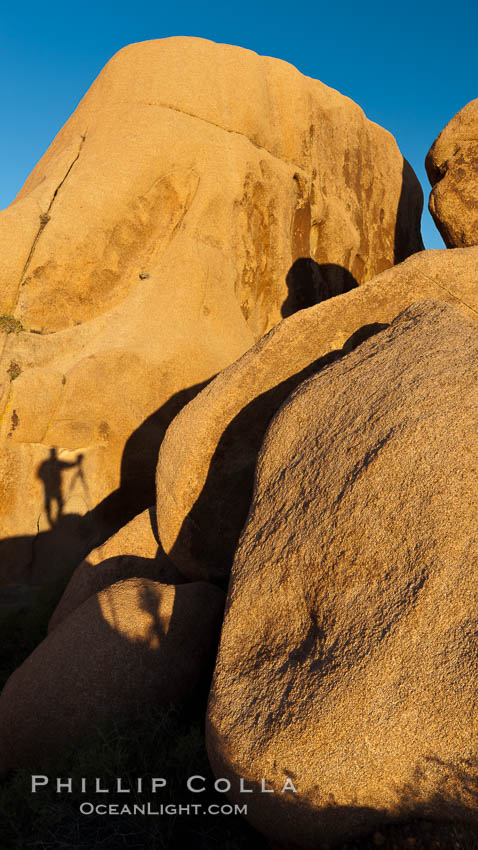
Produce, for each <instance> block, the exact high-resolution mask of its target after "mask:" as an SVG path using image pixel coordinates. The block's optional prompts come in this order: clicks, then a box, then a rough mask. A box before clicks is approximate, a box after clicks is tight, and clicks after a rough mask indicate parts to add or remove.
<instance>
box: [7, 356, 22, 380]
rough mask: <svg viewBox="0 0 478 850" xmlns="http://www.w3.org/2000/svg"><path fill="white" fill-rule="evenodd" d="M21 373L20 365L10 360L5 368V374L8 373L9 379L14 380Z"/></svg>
mask: <svg viewBox="0 0 478 850" xmlns="http://www.w3.org/2000/svg"><path fill="white" fill-rule="evenodd" d="M21 374H22V367H21V366H20V364H19V363H17V361H16V360H10V366H9V367H8V369H7V375H10V380H11V381H14V380H15V378H18V376H19V375H21Z"/></svg>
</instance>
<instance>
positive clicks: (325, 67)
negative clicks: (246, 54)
mask: <svg viewBox="0 0 478 850" xmlns="http://www.w3.org/2000/svg"><path fill="white" fill-rule="evenodd" d="M1 6H2V8H1V11H0V97H1V113H0V114H1V116H2V120H1V124H0V127H1V131H0V208H3V207H5V206H7V205H8V204H9V203H10V202H11V201H12V200H13V198H14V196H15V195H16V193H17V191H18V190H19V189H20V187H21V185H22V184H23V182H24V181H25V179H26V177H27V176H28V174H29V173H30V171H31V170H32V168H33V167H34V165H35V163H36V162H37V161H38V159H39V158H40V157H41V155H42V154H43V152H44V151H45V149H46V148H47V146H48V145H49V143H50V142H51V140H52V138H53V137H54V136H55V134H56V133H57V131H58V130H59V128H60V127H61V125H62V124H63V123H64V121H65V120H66V119H67V118H68V116H69V115H70V114H71V112H72V111H73V110H74V108H75V106H76V105H77V103H78V101H79V100H80V98H81V97H82V96H83V94H84V93H85V91H86V90H87V88H88V87H89V85H90V84H91V82H92V81H93V79H94V78H95V77H96V76H97V74H98V73H99V71H100V70H101V68H102V67H103V65H104V64H105V62H107V60H108V59H109V58H110V57H111V56H112V54H113V53H115V52H116V51H117V50H119V49H120V48H121V47H123V46H124V45H125V44H129V43H131V42H133V41H143V40H146V39H150V38H164V37H166V36H170V35H195V36H202V37H204V38H210V39H212V40H213V41H219V42H225V43H229V44H238V45H241V46H243V47H248V48H251V49H252V50H256V51H257V52H258V53H262V54H264V55H268V56H277V57H279V58H281V59H285V60H287V61H288V62H292V64H294V65H295V66H296V67H297V68H299V70H301V71H302V72H303V73H305V74H308V75H309V76H311V77H315V78H317V79H320V80H322V82H324V83H326V84H327V85H330V86H332V87H333V88H336V89H338V90H339V91H341V92H342V93H343V94H346V95H348V96H349V97H351V98H352V99H353V100H355V101H356V102H357V103H358V104H360V106H361V107H362V108H363V109H364V110H365V113H366V114H367V116H368V117H369V118H371V119H372V120H373V121H376V122H377V123H379V124H381V125H382V126H384V127H386V128H387V129H388V130H390V131H391V132H392V133H393V135H394V136H395V138H396V139H397V142H398V144H399V146H400V149H401V151H402V153H403V154H404V156H406V157H407V159H408V160H409V161H410V162H411V164H412V166H413V168H414V169H415V171H416V173H417V175H418V177H419V179H420V180H421V182H422V186H423V188H424V192H425V197H426V199H427V198H428V190H429V187H428V181H427V179H426V175H425V171H424V167H423V161H424V158H425V155H426V153H427V151H428V148H429V147H430V145H431V143H432V142H433V140H434V139H435V137H436V136H437V134H438V133H439V131H440V130H441V129H442V128H443V127H444V126H445V124H446V123H447V122H448V121H449V119H450V118H451V117H452V116H453V115H454V114H455V113H456V112H457V111H458V110H459V109H461V107H462V106H464V105H465V103H467V102H468V101H469V100H472V99H473V98H474V97H477V96H478V65H477V61H476V54H477V48H476V38H477V34H478V5H477V4H476V3H474V2H460V0H458V2H453V3H451V2H448V3H446V4H445V3H443V2H440V0H435V2H431V0H424V2H423V1H422V0H415V2H410V0H401V2H400V3H397V4H391V3H388V2H385V0H382V2H377V0H373V1H372V2H366V0H364V2H362V3H356V2H350V0H346V2H343V3H339V2H334V0H329V2H327V3H324V2H322V0H317V2H308V0H302V2H301V3H294V2H291V0H289V2H287V3H285V2H282V0H275V2H270V0H267V1H266V2H261V0H258V2H256V3H254V2H251V0H239V2H235V3H227V2H225V3H216V2H212V3H208V4H204V3H200V2H199V0H197V2H191V0H177V2H175V3H174V2H173V3H171V2H169V3H167V4H166V3H162V2H161V0H157V2H148V0H127V2H125V0H114V2H113V1H112V0H107V2H101V0H100V2H92V0H82V2H81V3H76V4H72V3H67V2H57V0H50V2H30V0H27V1H26V2H22V3H18V2H17V3H14V2H11V3H9V4H8V6H7V4H6V3H5V2H4V3H2V4H1ZM422 230H423V237H424V241H425V245H426V247H427V248H439V247H443V243H442V241H441V237H440V236H439V234H438V231H437V230H436V228H435V226H434V224H433V222H432V220H431V218H430V216H429V214H428V212H427V211H426V212H425V213H424V218H423V226H422Z"/></svg>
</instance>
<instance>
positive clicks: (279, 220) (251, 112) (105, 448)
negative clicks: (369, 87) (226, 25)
mask: <svg viewBox="0 0 478 850" xmlns="http://www.w3.org/2000/svg"><path fill="white" fill-rule="evenodd" d="M420 210H421V190H420V188H419V185H418V182H417V180H416V178H415V176H414V174H413V172H412V171H411V169H410V168H409V166H408V165H407V163H405V162H404V160H403V157H402V156H401V154H400V151H399V150H398V148H397V145H396V143H395V141H394V139H393V137H392V136H391V135H390V134H389V133H388V132H387V131H386V130H383V129H382V128H381V127H378V126H377V125H376V124H374V123H373V122H371V121H368V120H367V118H366V117H365V115H364V113H363V112H362V110H361V109H360V108H359V107H358V106H357V105H356V104H354V103H353V102H352V101H351V100H349V99H348V98H346V97H344V96H342V95H341V94H339V93H338V92H336V91H334V90H333V89H330V88H328V87H327V86H325V85H323V84H322V83H320V82H318V81H317V80H312V79H309V78H307V77H304V76H303V75H301V74H300V73H299V72H298V71H297V70H296V69H295V68H293V67H292V66H291V65H288V64H287V63H285V62H281V61H279V60H276V59H269V58H264V57H261V56H257V55H256V54H255V53H253V52H251V51H249V50H244V49H242V48H237V47H231V46H227V45H216V44H213V43H211V42H208V41H204V40H201V39H194V38H171V39H164V40H160V41H149V42H145V43H143V44H134V45H130V46H129V47H126V48H124V49H123V50H121V51H120V52H119V53H118V54H117V55H116V56H114V57H113V59H112V60H111V61H110V62H109V63H108V64H107V66H106V67H105V69H104V70H103V71H102V73H101V74H100V76H99V77H98V79H97V80H96V81H95V82H94V84H93V85H92V87H91V89H90V90H89V91H88V93H87V94H86V95H85V97H84V98H83V100H82V101H81V103H80V105H79V106H78V108H77V109H76V110H75V112H74V113H73V115H72V116H71V118H70V119H69V120H68V121H67V123H66V124H65V126H64V127H63V129H62V130H61V131H60V133H59V134H58V136H57V137H56V139H55V140H54V141H53V143H52V145H51V146H50V148H49V149H48V151H47V152H46V154H45V155H44V157H43V158H42V160H41V161H40V163H39V164H38V166H37V167H36V168H35V170H34V171H33V173H32V175H31V176H30V177H29V179H28V180H27V182H26V184H25V186H24V187H23V189H22V190H21V192H20V193H19V195H18V197H17V198H16V200H15V201H14V203H13V204H12V205H11V206H10V207H9V208H8V209H7V210H5V211H4V212H2V213H1V215H0V247H1V257H2V263H1V269H0V349H1V352H2V353H1V357H0V423H1V427H0V446H1V450H0V493H1V495H0V515H1V520H0V523H1V525H0V537H2V538H9V540H10V542H9V544H8V547H7V544H5V545H4V547H3V551H2V553H1V557H0V562H1V563H2V573H3V574H5V575H6V580H11V581H13V580H14V581H18V582H21V581H26V580H29V579H31V580H32V581H44V580H45V579H46V578H47V577H48V576H49V575H50V574H51V572H52V571H53V572H54V571H55V570H59V569H63V570H64V569H65V568H66V566H68V568H69V567H71V566H75V565H76V564H77V563H78V561H79V560H80V559H81V558H82V557H84V556H85V555H86V554H87V553H88V551H90V550H91V548H92V547H93V546H95V545H97V544H98V543H100V542H101V540H104V539H106V536H107V535H108V534H111V533H113V532H114V531H115V530H116V529H117V528H118V527H120V526H121V525H122V524H124V523H125V522H126V521H127V520H128V519H130V518H131V517H132V516H134V515H135V514H136V513H139V512H140V511H141V510H143V509H145V508H147V507H148V506H149V505H150V504H152V502H153V501H154V468H155V465H156V459H157V451H158V446H159V444H160V442H161V440H162V437H163V435H164V432H165V430H166V428H167V426H168V425H169V423H170V421H171V419H172V418H173V417H174V415H175V414H176V413H177V412H178V410H179V409H180V408H181V406H182V405H183V404H184V403H185V402H187V401H189V400H190V398H192V396H193V395H194V393H195V392H197V390H198V388H199V387H201V386H203V385H204V382H205V381H207V380H208V379H210V378H211V377H212V376H213V375H214V374H216V373H217V372H218V371H220V370H221V369H223V368H224V367H226V366H227V365H228V364H229V363H231V362H232V361H234V360H236V359H237V358H238V357H239V356H240V355H241V354H243V353H244V351H246V350H247V349H248V348H250V346H251V345H253V344H254V343H255V342H256V341H257V340H258V339H259V338H260V337H261V336H262V335H263V334H264V333H265V332H266V331H268V330H269V329H270V328H271V327H272V326H273V325H275V324H276V323H277V322H278V321H279V320H280V319H281V317H282V315H288V314H290V313H292V312H293V311H294V310H296V309H298V308H299V307H303V306H308V305H310V304H311V303H314V302H315V301H317V300H319V299H320V298H322V297H325V296H327V295H331V294H334V293H336V292H341V291H344V290H346V289H349V288H350V287H351V286H355V285H356V284H357V283H358V284H361V283H363V282H364V281H366V280H368V279H369V278H371V277H373V276H374V275H375V274H377V273H378V272H380V271H382V270H383V269H386V268H388V267H389V266H391V265H392V264H393V263H394V262H397V261H399V260H401V259H403V258H404V257H406V256H408V255H409V254H411V253H413V252H414V251H416V250H418V249H419V248H420V247H421V240H420V235H419V219H420ZM311 258H312V259H313V260H315V261H316V262H315V265H314V264H312V263H311ZM41 535H43V537H42V536H41ZM37 538H39V539H37ZM65 559H66V560H67V561H68V563H67V564H65ZM14 571H15V576H12V573H13V572H14ZM2 580H3V575H2Z"/></svg>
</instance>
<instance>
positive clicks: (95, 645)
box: [0, 579, 224, 769]
mask: <svg viewBox="0 0 478 850" xmlns="http://www.w3.org/2000/svg"><path fill="white" fill-rule="evenodd" d="M223 604H224V594H223V593H222V591H221V590H219V589H218V588H216V587H214V586H213V585H208V584H206V583H205V582H197V583H194V584H187V585H181V586H179V587H173V586H168V585H163V584H160V583H158V582H154V581H148V580H147V579H129V580H128V581H122V582H118V583H116V584H114V585H112V586H111V587H109V588H108V589H106V590H103V591H101V592H100V593H97V594H95V595H94V596H90V597H89V599H87V600H86V602H84V603H83V604H82V605H81V606H80V607H79V608H77V609H76V610H75V611H74V612H73V613H72V614H71V615H70V616H69V617H67V618H66V619H65V620H64V621H63V622H62V623H60V624H59V625H58V626H57V627H56V628H55V630H54V631H53V632H52V633H51V634H50V635H48V637H47V638H46V639H45V640H44V641H43V642H42V643H41V644H40V645H39V646H38V647H37V648H36V649H35V651H34V652H33V653H32V655H30V657H29V658H27V660H26V661H25V662H24V663H23V664H22V666H21V667H19V669H18V670H16V671H15V673H13V675H12V676H11V677H10V679H9V680H8V682H7V684H6V685H5V688H4V690H3V692H2V694H1V696H0V768H3V769H5V768H11V767H19V766H22V765H30V764H31V765H40V764H41V763H42V761H44V760H45V759H46V758H50V757H54V756H55V755H57V754H59V753H60V752H61V749H62V747H63V746H64V745H65V744H66V743H68V744H70V743H71V742H72V741H74V740H76V739H77V738H79V737H80V736H81V735H82V734H84V733H87V732H88V731H89V730H91V729H93V728H94V727H95V725H97V724H100V723H101V722H102V721H104V720H105V719H107V718H108V717H122V716H127V714H128V713H129V712H131V711H133V710H134V709H135V708H136V707H137V706H138V705H145V704H147V703H151V702H152V703H154V704H155V705H167V704H169V703H170V702H173V703H174V702H179V701H182V700H184V699H186V698H187V697H188V695H189V694H191V692H192V691H193V689H194V687H195V686H196V685H197V683H198V681H199V679H200V677H201V675H202V674H203V673H204V671H205V670H206V669H207V666H208V664H209V663H210V662H211V661H212V659H213V657H214V649H215V643H216V640H217V637H218V634H219V629H220V623H221V615H222V609H223Z"/></svg>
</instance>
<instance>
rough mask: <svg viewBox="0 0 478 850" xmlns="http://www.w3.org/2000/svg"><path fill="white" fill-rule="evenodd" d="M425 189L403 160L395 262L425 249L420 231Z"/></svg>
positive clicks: (396, 226) (410, 167)
mask: <svg viewBox="0 0 478 850" xmlns="http://www.w3.org/2000/svg"><path fill="white" fill-rule="evenodd" d="M422 211H423V189H422V187H421V185H420V181H419V180H418V177H417V175H416V174H415V172H414V170H413V168H412V166H411V165H410V163H409V162H407V160H406V159H404V160H403V170H402V189H401V192H400V199H399V201H398V209H397V218H396V223H395V243H394V264H395V265H397V263H402V262H403V260H406V259H407V257H410V256H411V255H412V254H416V253H417V251H423V250H424V247H425V246H424V244H423V240H422V235H421V231H420V222H421V217H422Z"/></svg>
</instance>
